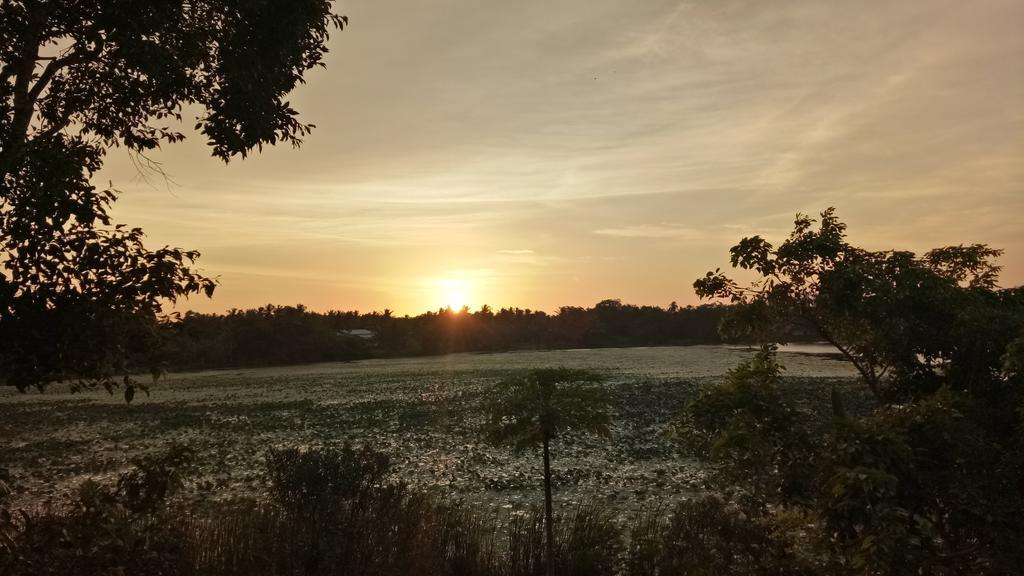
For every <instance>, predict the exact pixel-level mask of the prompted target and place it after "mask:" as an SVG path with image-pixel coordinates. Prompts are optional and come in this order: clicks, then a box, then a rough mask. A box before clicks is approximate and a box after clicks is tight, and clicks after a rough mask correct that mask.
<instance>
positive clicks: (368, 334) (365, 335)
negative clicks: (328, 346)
mask: <svg viewBox="0 0 1024 576" xmlns="http://www.w3.org/2000/svg"><path fill="white" fill-rule="evenodd" d="M338 336H351V337H353V338H362V339H363V340H372V339H373V337H374V336H376V334H374V333H373V331H372V330H364V329H362V328H356V329H354V330H340V331H338Z"/></svg>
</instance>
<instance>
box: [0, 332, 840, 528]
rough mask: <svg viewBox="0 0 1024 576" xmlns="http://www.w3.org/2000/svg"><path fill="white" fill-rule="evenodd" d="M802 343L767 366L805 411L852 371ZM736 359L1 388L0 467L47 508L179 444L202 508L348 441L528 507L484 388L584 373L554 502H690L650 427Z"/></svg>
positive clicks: (489, 498) (693, 353) (408, 472)
mask: <svg viewBox="0 0 1024 576" xmlns="http://www.w3.org/2000/svg"><path fill="white" fill-rule="evenodd" d="M808 352H820V350H816V349H813V348H810V349H805V350H801V349H800V348H796V349H792V350H786V351H783V352H782V353H780V360H781V362H782V363H783V364H784V365H785V366H786V375H787V378H788V379H789V381H790V382H791V383H792V385H793V386H794V387H800V388H801V390H803V391H804V392H805V394H804V396H802V397H806V398H809V399H810V400H808V401H809V402H816V401H818V400H820V401H822V402H827V398H828V390H829V386H830V383H831V382H835V381H836V380H837V379H842V380H849V379H851V378H852V377H853V371H852V369H851V368H850V367H849V366H848V365H847V364H846V363H844V362H842V361H839V360H837V359H835V358H831V357H827V356H824V355H821V354H813V353H808ZM751 354H752V352H751V351H749V350H745V349H738V348H729V347H724V346H694V347H666V348H630V349H602V350H563V351H547V352H514V353H502V354H459V355H451V356H443V357H430V358H413V359H395V360H370V361H363V362H356V363H347V364H314V365H304V366H295V367H287V368H263V369H245V370H226V371H216V372H204V373H190V374H175V375H171V376H169V377H168V378H167V379H166V380H162V381H161V382H160V383H159V384H157V385H155V386H153V387H152V393H151V395H150V396H148V397H147V396H146V395H145V394H139V395H137V396H136V399H135V402H134V403H133V404H131V405H125V404H124V402H123V401H122V400H121V399H120V397H119V396H118V395H117V394H115V395H114V396H113V397H111V396H107V395H106V393H105V392H92V393H86V394H75V395H73V394H69V393H66V392H65V388H64V387H62V386H60V385H55V386H54V387H52V388H51V389H50V390H49V391H48V392H47V393H46V394H38V393H34V392H33V393H28V394H19V393H17V392H16V391H13V390H10V389H3V390H0V468H6V469H7V470H8V472H9V474H10V476H11V479H12V480H13V482H12V488H13V489H14V491H15V493H16V494H17V500H16V504H19V505H22V506H28V507H34V506H45V505H47V504H48V503H50V502H53V503H58V502H60V501H61V500H62V499H63V498H64V496H65V495H66V494H67V492H68V490H69V489H71V488H72V487H74V486H75V485H76V484H77V483H79V482H81V481H82V480H84V479H86V478H90V477H98V478H101V479H102V478H110V477H113V476H114V475H115V474H117V473H118V472H119V471H121V470H123V469H124V468H125V467H126V466H127V465H128V462H129V461H130V459H131V458H132V457H133V456H136V455H139V454H141V453H145V452H150V451H157V450H161V449H164V448H165V447H166V446H167V445H168V444H169V443H172V442H179V443H187V444H190V445H191V446H192V447H193V448H194V449H195V450H196V452H197V453H198V455H199V464H200V466H201V468H200V471H199V472H198V474H197V475H195V476H194V477H192V478H191V480H190V482H189V485H188V489H187V491H186V493H185V494H186V495H185V498H187V499H189V500H193V501H195V502H198V503H201V502H202V501H206V500H222V499H228V498H235V497H240V496H247V495H251V494H254V493H258V492H260V491H261V490H262V489H263V488H264V487H263V486H262V485H261V483H262V475H261V473H260V471H261V470H262V466H263V460H264V457H265V454H266V452H267V450H268V449H270V448H273V447H287V446H317V445H336V444H342V443H345V442H350V443H352V444H355V445H366V446H369V447H371V448H373V449H375V450H379V451H382V452H385V453H387V454H389V455H390V456H391V457H392V459H393V462H394V473H395V474H396V475H397V476H398V477H399V478H401V479H403V480H405V481H407V482H409V483H410V484H412V485H414V486H417V487H419V488H423V489H427V490H431V491H436V492H438V493H440V494H443V495H445V496H449V497H453V498H458V499H462V500H464V501H466V502H469V503H473V504H476V505H480V506H486V507H492V508H494V509H495V510H502V509H518V508H522V507H525V506H530V505H533V504H535V503H537V502H539V501H540V486H541V483H540V478H541V471H540V459H539V457H538V456H537V454H536V453H533V452H530V451H526V452H523V453H520V454H515V453H513V452H511V451H510V450H509V449H507V448H504V447H492V446H489V445H487V444H486V443H485V442H484V441H483V434H482V432H481V427H482V424H483V420H482V417H481V414H480V403H481V402H482V401H483V399H484V394H485V392H486V390H487V388H488V387H489V386H491V385H493V384H495V383H497V382H500V381H501V379H502V378H503V377H505V376H507V375H508V374H510V373H512V372H514V371H517V370H523V369H528V368H536V367H551V366H567V367H574V368H588V369H593V370H596V371H599V372H601V373H603V374H605V375H606V376H607V382H606V384H605V386H607V387H608V390H609V393H610V395H611V398H612V402H613V404H612V407H611V408H612V414H613V418H614V427H613V429H612V431H613V437H612V438H611V439H600V438H592V437H587V436H577V435H573V434H569V435H566V436H564V437H563V438H560V439H558V440H557V441H556V442H555V444H554V445H553V449H552V456H553V459H554V460H553V469H554V474H555V481H556V502H559V503H562V504H565V503H572V502H576V501H579V500H581V499H595V498H596V499H602V500H604V501H606V502H607V503H608V504H610V505H611V506H613V507H615V508H616V509H617V510H620V511H621V512H628V511H630V510H633V509H636V508H638V507H640V506H651V505H659V504H667V503H669V502H668V501H666V500H665V498H666V497H667V496H666V495H671V497H672V498H677V497H682V496H685V495H688V494H693V493H695V492H699V491H701V490H703V489H704V487H705V473H704V471H703V470H702V469H701V466H700V465H699V463H698V462H696V461H694V460H693V459H691V458H688V457H686V456H685V450H684V447H683V446H680V445H679V443H678V442H677V441H676V440H673V439H672V438H671V437H670V436H669V435H667V434H666V433H665V432H666V430H667V424H668V423H670V422H671V420H672V419H673V418H674V417H675V416H676V415H677V414H678V413H679V411H680V409H681V408H682V406H683V405H684V404H685V402H686V401H687V399H689V398H692V396H693V394H694V392H695V390H696V387H697V386H698V385H700V384H701V383H702V382H709V381H714V380H716V379H718V378H720V377H721V376H722V375H723V374H724V373H725V372H726V370H728V369H729V368H731V367H733V366H735V365H736V364H737V363H738V362H740V361H742V360H743V359H745V358H748V357H749V356H750V355H751Z"/></svg>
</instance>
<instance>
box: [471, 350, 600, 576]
mask: <svg viewBox="0 0 1024 576" xmlns="http://www.w3.org/2000/svg"><path fill="white" fill-rule="evenodd" d="M601 380H602V378H601V376H600V375H599V374H595V373H593V372H588V371H585V370H571V369H568V368H544V369H537V370H532V371H530V372H527V373H526V374H522V375H519V376H515V377H513V378H509V379H507V380H505V381H503V382H500V383H499V384H498V385H496V386H495V387H494V389H493V390H492V394H491V397H492V400H491V402H490V404H489V405H488V406H487V414H488V427H489V430H488V439H489V440H490V441H492V442H494V443H496V444H503V443H508V444H511V445H512V446H513V448H514V449H515V450H523V449H525V448H528V447H531V446H536V445H538V444H539V445H540V446H541V448H542V450H543V459H544V523H545V533H546V556H547V558H546V560H547V573H548V574H553V570H554V536H553V527H552V518H553V513H552V504H551V453H550V444H551V441H552V440H554V439H555V438H556V437H558V435H559V434H560V433H561V432H563V431H565V430H580V431H584V432H590V433H593V434H597V435H599V436H605V437H608V436H610V435H611V431H610V430H609V428H608V426H609V424H610V423H611V418H610V417H609V416H608V412H607V404H608V400H607V397H606V395H605V393H604V390H603V389H601V388H600V387H597V386H595V384H597V383H599V382H601Z"/></svg>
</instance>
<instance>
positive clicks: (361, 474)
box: [266, 444, 391, 511]
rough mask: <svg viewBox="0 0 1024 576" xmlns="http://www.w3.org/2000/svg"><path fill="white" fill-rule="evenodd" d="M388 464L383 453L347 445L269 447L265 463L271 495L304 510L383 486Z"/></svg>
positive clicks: (286, 505) (388, 459) (284, 503)
mask: <svg viewBox="0 0 1024 576" xmlns="http://www.w3.org/2000/svg"><path fill="white" fill-rule="evenodd" d="M390 467H391V460H390V458H388V457H387V456H386V455H384V454H381V453H380V452H375V451H373V450H370V449H369V448H365V447H364V448H361V449H359V450H356V449H354V448H352V447H351V446H350V445H347V444H346V445H345V446H344V447H343V448H341V449H330V448H319V449H312V450H299V449H297V448H285V449H281V450H271V451H270V452H268V453H267V463H266V471H267V477H268V479H269V480H270V494H271V497H272V498H273V499H274V500H275V501H276V502H278V503H280V504H281V505H282V506H284V507H286V508H289V509H297V510H305V511H310V510H316V509H318V508H322V507H325V506H328V507H329V506H331V504H332V503H333V502H334V501H336V500H339V499H341V500H346V499H352V498H356V497H358V496H361V495H364V494H366V492H367V491H368V490H369V489H371V488H373V487H378V486H381V485H383V481H384V478H385V477H386V476H387V473H388V470H389V469H390Z"/></svg>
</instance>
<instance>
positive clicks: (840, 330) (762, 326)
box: [694, 208, 1024, 401]
mask: <svg viewBox="0 0 1024 576" xmlns="http://www.w3.org/2000/svg"><path fill="white" fill-rule="evenodd" d="M815 224H816V221H815V220H814V219H812V218H810V217H808V216H805V215H802V214H800V215H797V218H796V221H795V226H794V229H793V232H792V233H791V234H790V236H789V237H788V238H787V239H786V240H785V241H783V242H782V243H781V244H780V245H779V246H778V247H776V246H774V245H772V244H771V243H770V242H768V241H767V240H765V239H764V238H762V237H760V236H754V237H750V238H743V239H742V240H740V242H739V243H738V244H737V245H736V246H734V247H733V248H732V249H731V259H730V262H731V264H732V266H733V267H735V268H741V269H744V270H751V271H753V272H754V273H756V274H757V276H758V277H757V278H756V279H755V280H754V281H753V282H752V283H751V284H749V285H747V286H743V285H740V284H738V283H737V282H735V281H733V280H732V279H730V278H729V277H728V276H726V275H725V274H723V273H722V272H721V271H720V270H715V271H714V272H708V273H707V275H705V276H704V277H703V278H700V279H698V280H697V281H696V282H695V283H694V287H695V289H696V291H697V294H698V295H699V296H701V297H705V298H706V297H720V298H728V299H730V300H731V301H732V302H734V303H736V304H739V306H738V307H737V308H736V310H735V311H734V312H733V315H732V317H731V318H730V319H728V320H727V321H726V322H725V323H724V326H725V327H726V328H727V330H728V331H730V332H731V334H729V335H730V336H733V337H735V336H738V335H748V336H749V335H751V334H754V335H755V336H756V339H759V340H761V341H764V342H784V341H786V340H787V339H788V338H789V336H788V334H789V333H790V332H791V331H792V329H793V328H794V327H797V326H802V327H810V328H812V329H813V330H814V331H815V332H816V333H817V334H819V335H820V336H821V337H822V338H823V339H825V340H827V341H828V342H830V343H831V344H833V345H834V346H835V347H836V348H838V349H839V351H840V352H841V353H842V354H843V355H844V356H845V357H846V358H847V359H848V360H849V361H850V362H852V363H853V365H854V366H855V367H856V368H857V371H858V372H859V373H860V375H861V377H862V379H863V381H864V383H865V384H866V385H867V386H868V387H869V388H870V389H871V391H872V393H873V394H874V395H875V396H876V397H877V398H878V399H879V400H880V401H883V400H885V399H898V398H899V397H901V395H905V394H913V393H915V391H918V392H919V391H933V390H935V389H937V388H938V387H939V386H942V385H948V386H952V387H954V388H956V389H966V388H968V387H970V386H971V378H972V377H973V376H977V375H985V376H987V377H993V376H995V375H996V374H997V373H998V372H999V370H1000V358H1001V356H1002V355H1003V354H1004V353H1005V351H1006V346H1007V344H1008V343H1009V341H1010V340H1012V339H1013V338H1015V337H1016V336H1017V335H1018V334H1019V333H1020V330H1021V327H1022V323H1021V318H1022V316H1021V314H1022V313H1024V298H1022V297H1021V292H1020V290H1000V289H998V287H997V284H996V282H997V278H998V274H999V271H1000V267H999V266H998V265H997V264H996V263H995V258H997V257H998V256H1000V255H1001V254H1002V251H1001V250H997V249H993V248H990V247H988V246H987V245H984V244H972V245H960V246H950V247H944V248H937V249H935V250H931V251H929V252H927V253H925V254H924V255H923V256H918V255H916V254H914V253H912V252H907V251H898V250H889V251H869V250H864V249H862V248H858V247H854V246H851V245H850V244H849V243H848V242H847V241H846V225H845V224H843V223H842V222H840V221H839V219H838V217H837V216H836V214H835V210H834V209H832V208H829V209H828V210H825V211H824V212H822V213H821V219H820V222H817V227H815ZM981 328H984V329H981ZM894 382H899V383H901V384H903V385H904V386H903V387H902V388H901V389H899V390H897V389H895V388H892V387H889V388H887V385H889V384H892V383H894ZM908 386H909V388H908Z"/></svg>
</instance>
